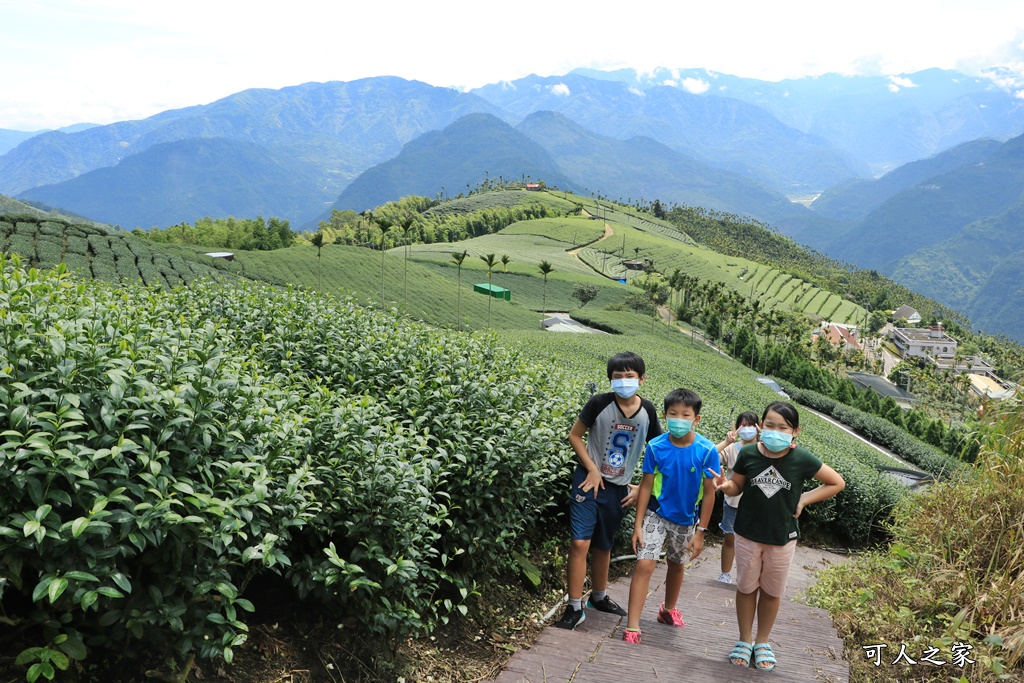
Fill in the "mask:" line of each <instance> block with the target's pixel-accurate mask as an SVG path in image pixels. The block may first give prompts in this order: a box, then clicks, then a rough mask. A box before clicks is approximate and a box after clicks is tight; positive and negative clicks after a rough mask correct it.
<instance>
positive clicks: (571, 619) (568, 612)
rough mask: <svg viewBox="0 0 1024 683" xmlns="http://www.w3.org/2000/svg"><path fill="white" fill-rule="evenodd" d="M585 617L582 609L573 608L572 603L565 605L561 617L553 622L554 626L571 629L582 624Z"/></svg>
mask: <svg viewBox="0 0 1024 683" xmlns="http://www.w3.org/2000/svg"><path fill="white" fill-rule="evenodd" d="M586 618H587V615H586V614H584V613H583V610H582V609H573V606H572V605H566V606H565V612H563V613H562V618H561V619H559V620H558V621H556V622H555V627H556V628H564V629H567V630H570V631H571V630H572V629H574V628H576V627H577V626H579V625H580V624H582V623H583V620H584V619H586Z"/></svg>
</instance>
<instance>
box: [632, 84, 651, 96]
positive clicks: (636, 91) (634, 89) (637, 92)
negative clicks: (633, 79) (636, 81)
mask: <svg viewBox="0 0 1024 683" xmlns="http://www.w3.org/2000/svg"><path fill="white" fill-rule="evenodd" d="M627 90H629V92H631V93H633V94H634V95H636V96H637V97H647V93H645V92H644V91H643V90H641V89H640V88H638V87H636V86H635V85H631V86H629V87H628V88H627Z"/></svg>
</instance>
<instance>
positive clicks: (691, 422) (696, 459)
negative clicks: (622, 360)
mask: <svg viewBox="0 0 1024 683" xmlns="http://www.w3.org/2000/svg"><path fill="white" fill-rule="evenodd" d="M702 403H703V402H702V401H701V398H700V396H699V395H698V394H696V393H695V392H693V391H690V390H689V389H676V390H674V391H672V392H670V393H669V395H668V396H666V397H665V422H666V426H667V427H668V432H667V433H665V434H662V435H661V436H659V437H657V438H655V439H652V440H651V442H650V443H649V444H647V451H646V453H645V454H644V464H643V473H644V476H643V480H642V481H641V482H640V491H639V494H638V497H637V503H636V523H635V524H634V526H633V551H634V552H636V559H637V562H636V569H635V570H634V572H633V579H632V581H631V582H630V584H629V615H628V618H627V620H626V630H625V632H623V634H622V639H623V640H625V641H626V642H628V643H636V644H639V643H640V613H641V611H643V608H644V602H645V601H646V600H647V589H648V588H649V586H650V583H651V574H653V573H654V565H655V564H657V562H658V557H659V556H660V554H661V548H662V546H663V545H664V546H666V554H665V558H666V560H668V575H667V577H666V578H665V602H663V603H662V605H661V608H660V609H659V610H658V621H659V622H661V623H662V624H668V625H670V626H679V627H682V626H685V624H684V623H683V615H682V614H681V613H680V612H679V610H678V609H676V600H678V599H679V591H680V589H681V588H682V587H683V569H684V565H683V563H684V562H685V561H686V559H687V558H686V552H687V551H689V552H690V558H689V559H691V560H693V559H695V558H696V557H697V556H698V555H700V554H701V552H702V551H703V550H704V534H705V533H706V532H707V527H708V523H709V522H710V521H711V511H712V510H713V509H714V506H715V485H714V482H713V481H712V477H711V476H710V475H709V474H708V468H710V469H711V470H712V471H714V472H718V471H719V469H720V462H719V459H718V449H717V448H715V444H713V443H712V442H711V440H710V439H708V438H707V437H705V436H702V435H700V434H698V433H697V432H695V431H694V428H695V427H696V426H697V423H699V422H700V409H701V405H702ZM698 502H700V519H699V520H695V519H694V511H695V510H696V508H697V503H698ZM695 522H696V526H695V525H694V523H695Z"/></svg>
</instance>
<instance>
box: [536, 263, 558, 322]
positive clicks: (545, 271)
mask: <svg viewBox="0 0 1024 683" xmlns="http://www.w3.org/2000/svg"><path fill="white" fill-rule="evenodd" d="M539 267H540V272H541V275H543V276H544V296H543V302H544V303H543V304H542V306H543V309H544V310H543V311H541V324H543V323H544V318H546V317H547V314H548V275H549V274H550V273H551V271H553V270H554V269H555V267H554V266H553V265H551V264H550V263H548V262H547V261H541V262H540V266H539Z"/></svg>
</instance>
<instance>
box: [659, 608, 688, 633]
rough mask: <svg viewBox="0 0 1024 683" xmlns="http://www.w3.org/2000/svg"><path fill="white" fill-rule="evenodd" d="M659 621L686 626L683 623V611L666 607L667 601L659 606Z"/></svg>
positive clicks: (670, 624)
mask: <svg viewBox="0 0 1024 683" xmlns="http://www.w3.org/2000/svg"><path fill="white" fill-rule="evenodd" d="M658 621H659V622H661V623H662V624H668V625H669V626H678V627H679V628H683V627H685V626H686V624H684V623H683V613H682V612H680V611H679V610H677V609H675V608H673V609H665V603H661V607H659V608H658Z"/></svg>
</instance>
